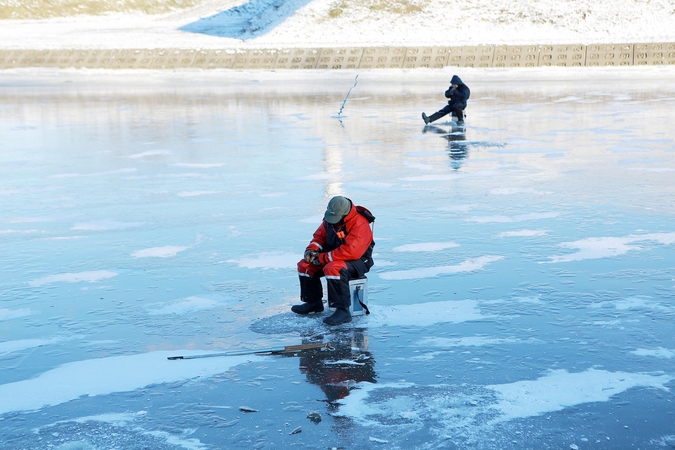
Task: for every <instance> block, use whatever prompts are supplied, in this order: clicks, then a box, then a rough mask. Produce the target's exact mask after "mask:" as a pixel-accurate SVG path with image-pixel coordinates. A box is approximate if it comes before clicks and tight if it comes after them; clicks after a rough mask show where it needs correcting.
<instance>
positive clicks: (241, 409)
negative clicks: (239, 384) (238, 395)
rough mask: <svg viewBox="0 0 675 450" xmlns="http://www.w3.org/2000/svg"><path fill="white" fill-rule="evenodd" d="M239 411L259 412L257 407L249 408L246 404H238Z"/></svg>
mask: <svg viewBox="0 0 675 450" xmlns="http://www.w3.org/2000/svg"><path fill="white" fill-rule="evenodd" d="M239 411H242V412H245V413H252V412H259V411H258V410H257V409H253V408H250V407H248V406H240V407H239Z"/></svg>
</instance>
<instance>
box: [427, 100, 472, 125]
mask: <svg viewBox="0 0 675 450" xmlns="http://www.w3.org/2000/svg"><path fill="white" fill-rule="evenodd" d="M450 113H453V114H454V115H455V116H457V120H464V108H462V107H461V106H460V105H457V104H449V103H448V104H447V105H445V106H444V107H443V108H442V109H440V110H438V111H436V112H435V113H433V114H432V115H430V116H429V123H431V122H435V121H436V120H438V119H440V118H441V117H443V116H445V115H447V114H450Z"/></svg>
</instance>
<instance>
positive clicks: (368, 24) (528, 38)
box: [0, 0, 675, 49]
mask: <svg viewBox="0 0 675 450" xmlns="http://www.w3.org/2000/svg"><path fill="white" fill-rule="evenodd" d="M43 1H44V0H43ZM47 4H48V2H45V5H47ZM0 7H1V6H0ZM45 7H46V6H45ZM674 30H675V6H674V5H673V3H672V2H671V1H668V0H650V1H643V0H613V1H612V2H598V1H594V0H557V1H554V0H543V1H538V0H519V1H516V0H466V1H462V2H457V1H452V0H434V1H431V0H388V1H384V0H251V1H249V2H243V1H240V0H211V1H205V2H203V3H202V4H200V5H199V6H197V7H193V8H191V9H186V10H180V11H174V12H172V13H168V14H164V15H148V14H144V13H143V11H129V12H125V13H117V12H111V13H110V14H108V15H104V16H67V17H57V18H52V19H47V20H4V21H2V22H0V48H2V49H19V48H46V49H51V48H74V47H76V48H139V47H140V48H154V47H163V48H168V47H173V48H263V47H265V48H270V47H311V46H317V47H325V46H404V45H405V46H411V45H415V46H421V45H455V46H456V45H475V44H542V43H547V44H556V43H582V44H589V43H623V42H629V43H637V42H672V41H675V31H674Z"/></svg>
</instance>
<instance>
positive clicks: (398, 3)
mask: <svg viewBox="0 0 675 450" xmlns="http://www.w3.org/2000/svg"><path fill="white" fill-rule="evenodd" d="M364 3H365V4H367V6H368V9H370V10H372V11H382V12H388V13H392V14H410V13H418V12H421V11H422V7H421V6H420V5H418V4H417V3H414V2H411V1H409V0H368V1H366V2H364Z"/></svg>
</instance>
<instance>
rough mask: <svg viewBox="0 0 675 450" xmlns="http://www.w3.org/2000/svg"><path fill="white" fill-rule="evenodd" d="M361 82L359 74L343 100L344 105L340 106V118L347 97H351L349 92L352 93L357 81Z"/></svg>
mask: <svg viewBox="0 0 675 450" xmlns="http://www.w3.org/2000/svg"><path fill="white" fill-rule="evenodd" d="M358 82H359V76H358V75H356V78H354V86H352V87H350V88H349V91H348V92H347V96H346V97H345V99H344V101H343V102H342V106H341V107H340V111H338V115H337V117H338V119H339V118H340V115H341V114H342V110H343V109H345V103H347V99H348V98H349V94H351V93H352V89H354V88H355V87H356V83H358Z"/></svg>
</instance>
